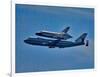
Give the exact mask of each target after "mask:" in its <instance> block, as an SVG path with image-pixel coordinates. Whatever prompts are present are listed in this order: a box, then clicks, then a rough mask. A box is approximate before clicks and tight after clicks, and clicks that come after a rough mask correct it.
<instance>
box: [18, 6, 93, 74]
mask: <svg viewBox="0 0 100 77" xmlns="http://www.w3.org/2000/svg"><path fill="white" fill-rule="evenodd" d="M67 26H70V30H69V32H68V33H69V34H71V35H72V36H73V38H71V39H69V40H70V41H74V40H75V39H76V38H77V37H79V36H80V35H81V34H82V33H84V32H86V33H88V36H87V38H86V39H88V40H89V46H88V47H86V46H79V47H72V48H48V47H45V46H35V45H33V46H32V45H29V44H26V43H24V40H25V39H27V38H28V37H30V36H31V37H37V36H36V35H35V33H36V32H38V31H41V30H48V31H55V32H61V31H62V30H63V29H64V28H65V27H67ZM93 67H94V9H93V8H72V7H66V8H65V7H49V6H36V5H22V4H17V5H16V72H17V73H20V72H38V71H54V70H72V69H86V68H93Z"/></svg>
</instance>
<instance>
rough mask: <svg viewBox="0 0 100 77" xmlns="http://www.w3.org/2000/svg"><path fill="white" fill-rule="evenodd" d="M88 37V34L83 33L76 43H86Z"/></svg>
mask: <svg viewBox="0 0 100 77" xmlns="http://www.w3.org/2000/svg"><path fill="white" fill-rule="evenodd" d="M86 36H87V33H83V34H82V35H81V36H80V37H78V38H77V39H76V40H75V42H82V43H84V40H85V38H86Z"/></svg>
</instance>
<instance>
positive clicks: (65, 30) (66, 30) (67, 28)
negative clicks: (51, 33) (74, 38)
mask: <svg viewBox="0 0 100 77" xmlns="http://www.w3.org/2000/svg"><path fill="white" fill-rule="evenodd" d="M69 29H70V27H66V28H65V29H64V30H63V31H62V32H64V33H67V32H68V30H69Z"/></svg>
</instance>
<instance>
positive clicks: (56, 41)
mask: <svg viewBox="0 0 100 77" xmlns="http://www.w3.org/2000/svg"><path fill="white" fill-rule="evenodd" d="M59 41H61V39H57V40H54V41H52V42H50V43H49V45H50V46H49V48H54V47H55V46H56V44H57V43H59Z"/></svg>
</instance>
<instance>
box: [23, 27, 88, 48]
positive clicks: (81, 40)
mask: <svg viewBox="0 0 100 77" xmlns="http://www.w3.org/2000/svg"><path fill="white" fill-rule="evenodd" d="M69 29H70V27H66V28H65V29H64V30H63V31H62V32H59V33H58V32H50V31H40V32H37V33H35V34H36V35H37V36H41V37H47V38H41V37H37V38H32V37H29V38H27V39H25V40H24V42H25V43H27V44H30V45H37V46H47V47H49V48H55V47H58V48H66V47H74V46H80V45H85V46H88V40H85V38H86V36H87V33H83V34H82V35H80V36H79V37H78V38H77V39H76V40H75V41H74V42H72V41H67V39H70V38H72V36H71V35H69V34H68V30H69Z"/></svg>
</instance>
